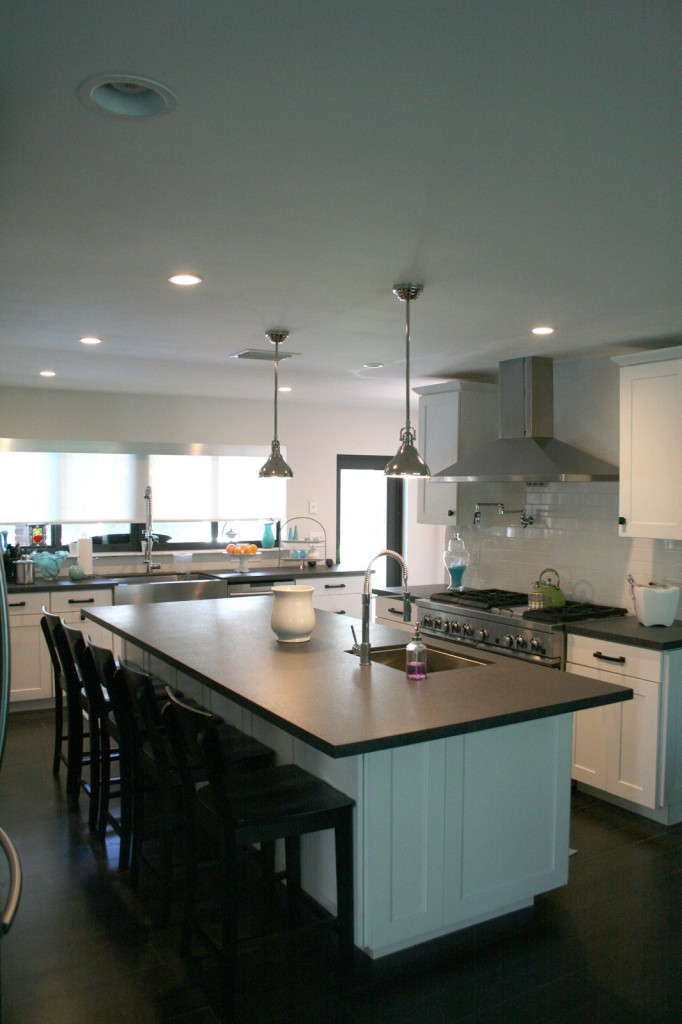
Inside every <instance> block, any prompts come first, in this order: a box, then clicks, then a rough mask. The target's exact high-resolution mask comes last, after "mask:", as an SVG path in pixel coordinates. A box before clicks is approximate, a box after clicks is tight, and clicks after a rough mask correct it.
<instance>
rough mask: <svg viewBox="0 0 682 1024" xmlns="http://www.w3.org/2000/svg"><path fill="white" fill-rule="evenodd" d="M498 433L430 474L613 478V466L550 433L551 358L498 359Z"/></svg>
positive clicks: (537, 479) (534, 479)
mask: <svg viewBox="0 0 682 1024" xmlns="http://www.w3.org/2000/svg"><path fill="white" fill-rule="evenodd" d="M499 388H500V437H499V440H497V441H493V442H492V443H490V444H488V445H485V446H484V447H482V448H480V449H479V450H478V451H477V452H474V453H473V454H472V455H467V456H465V457H464V458H462V459H459V461H458V462H455V463H453V465H452V466H448V467H447V468H446V469H441V470H439V471H438V472H436V473H434V474H433V476H434V477H437V478H439V479H441V480H457V481H472V482H475V481H481V482H491V483H492V482H495V481H498V480H503V481H514V480H516V481H523V482H525V483H551V482H556V481H560V482H586V481H591V480H617V479H618V468H617V466H612V465H611V464H610V463H608V462H604V461H603V460H602V459H598V458H595V456H594V455H589V454H588V453H587V452H583V451H581V450H580V449H579V448H574V447H573V446H572V445H570V444H564V442H563V441H557V439H556V438H555V437H553V436H552V431H553V427H554V424H553V415H554V388H553V370H552V360H551V359H547V358H543V357H539V356H529V357H527V358H525V359H508V360H505V361H504V362H502V363H500V376H499Z"/></svg>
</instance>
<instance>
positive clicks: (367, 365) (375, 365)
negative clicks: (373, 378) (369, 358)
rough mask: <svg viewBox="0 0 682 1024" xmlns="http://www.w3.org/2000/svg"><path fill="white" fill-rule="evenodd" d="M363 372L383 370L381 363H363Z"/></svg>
mask: <svg viewBox="0 0 682 1024" xmlns="http://www.w3.org/2000/svg"><path fill="white" fill-rule="evenodd" d="M362 365H363V366H364V368H365V370H383V368H384V364H383V363H363V364H362Z"/></svg>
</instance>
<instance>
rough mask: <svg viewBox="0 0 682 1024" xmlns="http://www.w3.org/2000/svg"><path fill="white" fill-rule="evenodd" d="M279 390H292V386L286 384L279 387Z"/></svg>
mask: <svg viewBox="0 0 682 1024" xmlns="http://www.w3.org/2000/svg"><path fill="white" fill-rule="evenodd" d="M277 390H278V391H291V388H290V387H287V386H286V384H284V385H283V386H282V387H281V388H277Z"/></svg>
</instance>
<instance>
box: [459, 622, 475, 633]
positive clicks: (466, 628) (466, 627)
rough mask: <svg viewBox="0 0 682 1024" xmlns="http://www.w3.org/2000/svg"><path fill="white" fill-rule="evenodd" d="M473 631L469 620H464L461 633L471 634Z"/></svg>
mask: <svg viewBox="0 0 682 1024" xmlns="http://www.w3.org/2000/svg"><path fill="white" fill-rule="evenodd" d="M473 631H474V627H473V626H472V625H471V623H470V622H465V623H464V625H463V626H462V634H463V635H464V636H471V635H472V633H473Z"/></svg>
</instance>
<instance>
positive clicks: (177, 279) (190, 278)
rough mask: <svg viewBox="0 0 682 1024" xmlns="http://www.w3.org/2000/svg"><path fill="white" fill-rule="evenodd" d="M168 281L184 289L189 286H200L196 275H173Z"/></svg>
mask: <svg viewBox="0 0 682 1024" xmlns="http://www.w3.org/2000/svg"><path fill="white" fill-rule="evenodd" d="M168 280H169V282H170V283H171V284H179V285H182V286H184V287H185V288H186V287H188V286H189V285H193V284H201V278H200V277H197V275H196V274H173V276H172V277H169V278H168Z"/></svg>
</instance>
